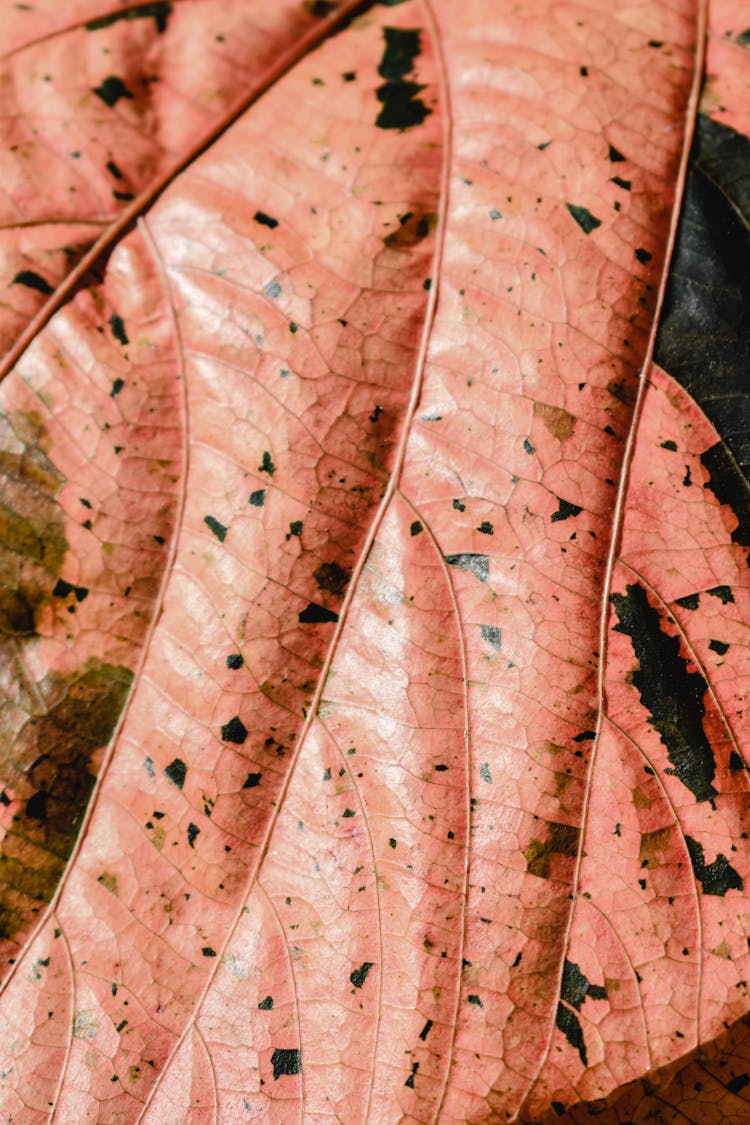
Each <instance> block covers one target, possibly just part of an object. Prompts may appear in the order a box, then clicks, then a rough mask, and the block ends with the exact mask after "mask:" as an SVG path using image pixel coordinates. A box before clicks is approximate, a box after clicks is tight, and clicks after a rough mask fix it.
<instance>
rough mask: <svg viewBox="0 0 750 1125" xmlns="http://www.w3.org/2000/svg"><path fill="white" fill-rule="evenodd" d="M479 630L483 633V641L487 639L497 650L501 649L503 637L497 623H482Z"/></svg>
mask: <svg viewBox="0 0 750 1125" xmlns="http://www.w3.org/2000/svg"><path fill="white" fill-rule="evenodd" d="M479 632H480V633H481V636H482V640H483V641H486V642H487V644H488V645H492V647H493V648H494V649H495V650H496V652H499V651H500V649H501V647H502V643H503V637H502V633H501V631H500V629H499V628H498V627H497V625H480V626H479Z"/></svg>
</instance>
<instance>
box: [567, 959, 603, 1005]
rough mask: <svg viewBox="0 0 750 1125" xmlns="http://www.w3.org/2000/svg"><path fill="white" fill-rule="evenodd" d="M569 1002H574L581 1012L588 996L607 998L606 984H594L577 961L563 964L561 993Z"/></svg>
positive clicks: (597, 998)
mask: <svg viewBox="0 0 750 1125" xmlns="http://www.w3.org/2000/svg"><path fill="white" fill-rule="evenodd" d="M560 995H561V997H562V999H563V1000H564V1001H565V1002H566V1003H567V1004H572V1005H573V1007H574V1008H576V1009H577V1011H579V1012H580V1010H581V1005H582V1004H583V1002H584V1000H585V999H586V997H587V996H590V997H591V999H592V1000H606V999H607V990H606V988H605V987H604V985H601V984H592V983H591V981H590V980H589V979H588V977H587V976H585V974H584V973H582V972H581V970H580V969H579V967H578V965H576V963H575V961H566V962H565V964H564V965H563V976H562V989H561V993H560Z"/></svg>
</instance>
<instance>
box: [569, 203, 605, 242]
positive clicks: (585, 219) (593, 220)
mask: <svg viewBox="0 0 750 1125" xmlns="http://www.w3.org/2000/svg"><path fill="white" fill-rule="evenodd" d="M565 206H566V207H567V208H568V210H569V211H570V213H571V215H572V216H573V218H574V219H575V221H576V222H577V223H578V225H579V227H580V228H581V230H582V231H583V233H584V234H591V232H592V230H596V228H597V227H600V226H601V225H602V221H601V219H597V217H596V215H592V214H591V212H590V211H589V209H588V207H579V206H578V205H577V204H576V203H566V204H565Z"/></svg>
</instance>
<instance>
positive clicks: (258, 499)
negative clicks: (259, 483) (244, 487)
mask: <svg viewBox="0 0 750 1125" xmlns="http://www.w3.org/2000/svg"><path fill="white" fill-rule="evenodd" d="M247 502H248V504H252V506H253V507H254V508H264V507H265V504H266V489H265V488H258V489H256V491H255V492H251V493H250V496H249V497H248V501H247Z"/></svg>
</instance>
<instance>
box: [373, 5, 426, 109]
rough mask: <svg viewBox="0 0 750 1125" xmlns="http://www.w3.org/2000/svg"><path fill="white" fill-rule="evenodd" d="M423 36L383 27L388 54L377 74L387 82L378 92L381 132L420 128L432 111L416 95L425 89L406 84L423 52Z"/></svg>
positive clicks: (404, 29) (418, 33) (395, 28)
mask: <svg viewBox="0 0 750 1125" xmlns="http://www.w3.org/2000/svg"><path fill="white" fill-rule="evenodd" d="M420 34H421V33H420V32H419V31H418V30H408V29H406V28H398V27H385V28H383V35H384V37H385V51H384V52H383V58H382V60H381V62H380V66H379V67H378V72H379V74H380V75H381V77H383V78H385V80H386V81H385V82H384V84H383V85H382V86H379V87H378V89H377V90H376V91H375V93H376V96H377V98H378V101H379V102H380V103H381V105H382V106H383V108H382V109H381V111H380V113H379V114H378V116H377V117H376V119H375V124H376V125H378V126H379V127H380V128H381V129H409V128H411V127H412V126H414V125H421V124H422V122H423V121H424V119H425V118H426V117H427V115H428V114H429V113H431V112H432V110H430V109H428V108H427V106H426V105H425V104H424V102H423V101H422V100H421V98H419V97H418V96H417V95H418V94H420V93H421V92H422V90H423V89H424V86H420V85H419V84H418V83H416V82H407V81H405V78H406V75H407V74H409V73H410V72H411V71H412V70H413V69H414V60H415V59H416V58H417V56H418V55H419V53H420V50H421V46H420Z"/></svg>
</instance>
